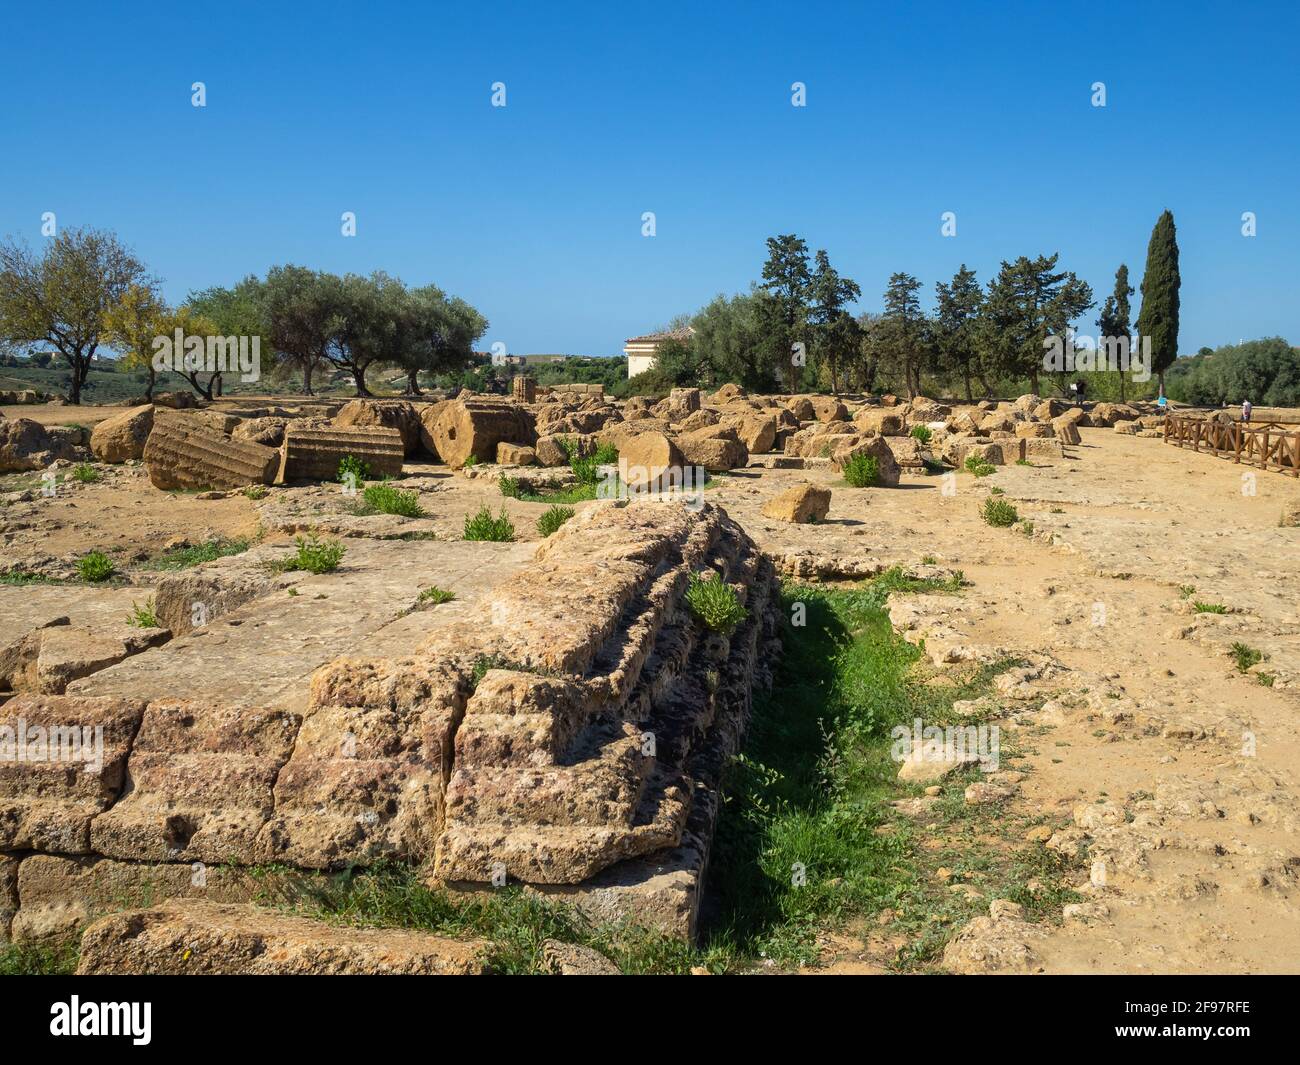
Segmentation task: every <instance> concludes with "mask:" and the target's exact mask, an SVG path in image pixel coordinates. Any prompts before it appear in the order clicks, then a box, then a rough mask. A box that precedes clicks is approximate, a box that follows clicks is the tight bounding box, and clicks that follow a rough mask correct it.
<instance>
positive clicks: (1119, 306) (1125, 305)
mask: <svg viewBox="0 0 1300 1065" xmlns="http://www.w3.org/2000/svg"><path fill="white" fill-rule="evenodd" d="M1132 295H1133V286H1132V285H1130V284H1129V283H1128V266H1126V265H1125V264H1124V263H1120V264H1119V269H1118V270H1116V271H1115V291H1114V292H1112V293H1111V294H1110V295H1109V296H1107V297H1106V302H1105V303H1103V304H1102V306H1101V313H1100V314H1099V315H1098V316H1097V330H1098V332H1099V333H1100V334H1101V339H1102V342H1103V343H1105V342H1106V340H1107V339H1108V338H1109V339H1113V340H1116V341H1123V340H1124V339H1125V338H1127V337H1128V335H1129V333H1130V332H1131V331H1132V329H1133V326H1132V320H1131V318H1130V314H1131V310H1130V307H1129V297H1130V296H1132ZM1124 376H1125V375H1124V372H1123V371H1122V370H1121V371H1120V372H1119V374H1118V377H1119V398H1120V401H1121V402H1123V400H1124V398H1125V395H1124V383H1125V382H1124Z"/></svg>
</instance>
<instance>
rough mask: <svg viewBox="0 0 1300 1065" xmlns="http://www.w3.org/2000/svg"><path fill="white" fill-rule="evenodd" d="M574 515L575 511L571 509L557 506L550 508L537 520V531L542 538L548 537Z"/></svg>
mask: <svg viewBox="0 0 1300 1065" xmlns="http://www.w3.org/2000/svg"><path fill="white" fill-rule="evenodd" d="M576 513H577V511H575V510H574V509H573V508H572V507H562V506H559V505H558V504H557V505H555V506H552V507H550V508H548V509H547V511H546V513H544V514H543V515H542V516H541V517H540V518H538V519H537V531H538V532H539V533H541V534H542V535H543V536H550V535H551V533H553V532H556V531H557V530H558V529H559V528H560V526H561V525H563V524H564V523H565V522H566V521H568V520H569V519H570V518H571V517H573V515H574V514H576Z"/></svg>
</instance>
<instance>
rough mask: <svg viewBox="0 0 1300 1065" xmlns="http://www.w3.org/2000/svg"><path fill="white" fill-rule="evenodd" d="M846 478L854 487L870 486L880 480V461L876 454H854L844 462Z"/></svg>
mask: <svg viewBox="0 0 1300 1065" xmlns="http://www.w3.org/2000/svg"><path fill="white" fill-rule="evenodd" d="M844 480H845V481H847V482H848V483H849V485H850V486H852V487H853V488H870V487H871V486H872V485H873V484H876V483H877V482H878V481H879V480H880V463H879V462H878V461H876V457H875V455H853V456H851V457H850V458H849V461H848V462H846V463H845V464H844Z"/></svg>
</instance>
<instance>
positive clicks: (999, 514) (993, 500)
mask: <svg viewBox="0 0 1300 1065" xmlns="http://www.w3.org/2000/svg"><path fill="white" fill-rule="evenodd" d="M980 517H981V518H983V519H984V522H985V524H987V525H992V526H993V527H994V528H997V529H1005V528H1007V527H1008V526H1011V525H1014V524H1015V523H1016V522H1018V521H1019V520H1020V515H1019V514H1018V513H1017V512H1016V508H1015V507H1013V506H1012V505H1011V504H1010V503H1008V502H1007V501H1006V500H1005V499H1001V498H999V497H998V496H989V497H988V499H986V500H984V506H983V507H981V508H980Z"/></svg>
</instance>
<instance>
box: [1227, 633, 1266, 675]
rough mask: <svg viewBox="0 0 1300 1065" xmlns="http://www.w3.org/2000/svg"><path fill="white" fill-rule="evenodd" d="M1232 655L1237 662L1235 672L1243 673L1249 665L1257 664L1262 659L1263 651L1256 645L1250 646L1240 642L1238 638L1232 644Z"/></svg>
mask: <svg viewBox="0 0 1300 1065" xmlns="http://www.w3.org/2000/svg"><path fill="white" fill-rule="evenodd" d="M1231 653H1232V657H1233V659H1234V660H1235V661H1236V663H1237V672H1238V673H1245V672H1246V671H1247V670H1249V669H1250V667H1251V666H1254V665H1258V664H1259V663H1260V662H1262V661H1264V652H1263V651H1261V650H1259V648H1257V647H1251V646H1249V645H1248V644H1244V643H1242V642H1241V641H1240V640H1238V641H1237V642H1235V643H1234V644H1233V645H1232V652H1231Z"/></svg>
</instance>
